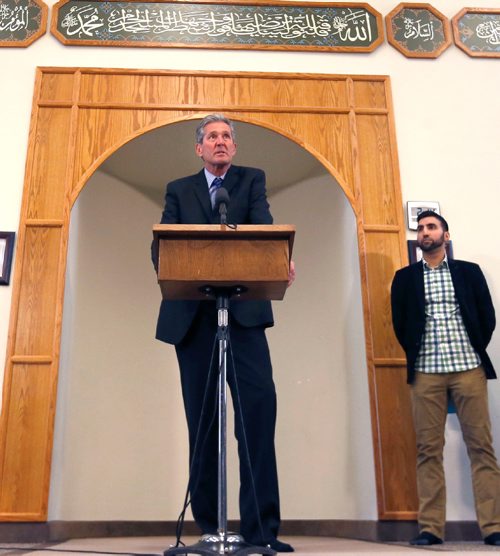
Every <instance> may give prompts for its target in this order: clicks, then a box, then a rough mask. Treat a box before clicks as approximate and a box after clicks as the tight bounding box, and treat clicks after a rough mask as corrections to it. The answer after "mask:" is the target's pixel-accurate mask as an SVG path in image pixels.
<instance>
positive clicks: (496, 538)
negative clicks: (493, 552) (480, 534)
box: [484, 531, 500, 546]
mask: <svg viewBox="0 0 500 556" xmlns="http://www.w3.org/2000/svg"><path fill="white" fill-rule="evenodd" d="M484 544H492V545H493V546H500V531H496V532H495V533H491V535H488V536H487V537H484Z"/></svg>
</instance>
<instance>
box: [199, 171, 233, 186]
mask: <svg viewBox="0 0 500 556" xmlns="http://www.w3.org/2000/svg"><path fill="white" fill-rule="evenodd" d="M204 170H205V177H206V178H207V183H208V189H210V186H211V185H212V182H213V181H214V179H215V178H220V179H221V180H223V179H224V178H225V177H226V174H227V172H226V174H222V176H214V175H213V174H212V173H211V172H209V171H208V170H207V169H206V168H205V169H204Z"/></svg>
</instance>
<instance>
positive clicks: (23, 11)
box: [0, 0, 48, 47]
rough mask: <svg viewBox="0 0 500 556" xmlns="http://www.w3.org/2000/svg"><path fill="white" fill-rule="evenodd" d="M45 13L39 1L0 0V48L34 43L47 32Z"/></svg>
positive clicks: (45, 10) (45, 6) (45, 7)
mask: <svg viewBox="0 0 500 556" xmlns="http://www.w3.org/2000/svg"><path fill="white" fill-rule="evenodd" d="M47 12H48V8H47V5H46V4H44V3H43V2H42V1H41V0H0V47H2V46H17V47H20V46H29V45H30V44H31V43H32V42H34V41H36V39H38V38H39V37H41V36H42V35H43V34H44V33H45V31H46V30H47Z"/></svg>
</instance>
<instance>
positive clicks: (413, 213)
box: [406, 201, 441, 230]
mask: <svg viewBox="0 0 500 556" xmlns="http://www.w3.org/2000/svg"><path fill="white" fill-rule="evenodd" d="M424 210H433V211H434V212H437V213H438V214H441V212H440V209H439V203H438V202H436V201H408V202H407V203H406V213H407V217H408V229H409V230H416V229H417V216H418V215H419V214H420V213H421V212H424Z"/></svg>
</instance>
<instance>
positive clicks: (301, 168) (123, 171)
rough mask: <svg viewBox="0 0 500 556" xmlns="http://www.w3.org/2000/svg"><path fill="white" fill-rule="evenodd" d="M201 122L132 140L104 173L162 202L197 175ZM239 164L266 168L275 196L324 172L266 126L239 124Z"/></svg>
mask: <svg viewBox="0 0 500 556" xmlns="http://www.w3.org/2000/svg"><path fill="white" fill-rule="evenodd" d="M196 124H197V121H196V120H195V121H193V120H191V121H184V122H179V123H176V124H171V125H166V126H163V127H160V128H158V129H155V130H153V131H150V132H149V133H146V134H144V135H141V136H140V137H138V138H136V139H133V140H132V141H130V142H129V143H127V144H126V145H124V146H123V147H121V148H120V149H118V151H116V152H115V153H113V154H112V155H111V156H110V157H109V158H108V160H106V161H105V162H104V163H103V164H102V166H101V167H100V170H101V171H103V172H105V173H107V174H110V175H111V176H114V177H116V178H118V179H120V180H121V181H124V182H126V183H129V184H130V185H132V186H133V187H135V188H137V189H140V190H141V191H142V192H143V193H144V194H145V195H147V196H148V197H149V198H151V199H152V200H154V201H155V202H158V203H160V204H161V203H163V196H164V191H165V185H166V183H167V182H169V181H171V180H173V179H175V178H180V177H182V176H187V175H190V174H194V173H196V172H198V171H199V170H200V169H201V161H200V159H199V158H198V157H197V156H196V154H195V152H194V144H195V138H194V137H195V128H196ZM236 143H237V146H238V152H237V154H236V157H235V159H234V163H235V164H239V165H242V166H253V167H256V168H262V169H263V170H264V171H265V172H266V176H267V188H268V192H269V193H270V194H271V193H272V192H273V191H276V190H277V189H280V188H283V187H285V186H287V185H290V184H293V183H296V182H299V181H302V180H304V179H306V178H310V177H313V176H318V175H321V174H324V173H326V170H325V168H324V167H323V166H322V165H321V164H320V163H319V162H318V160H317V159H316V158H314V157H313V156H312V155H311V154H309V152H308V151H306V150H305V149H304V148H302V147H301V146H299V145H298V144H297V143H295V142H294V141H291V140H290V139H287V138H286V137H284V136H282V135H280V134H278V133H275V132H273V131H270V130H268V129H266V128H263V127H260V126H257V125H252V124H247V123H244V122H237V123H236Z"/></svg>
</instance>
